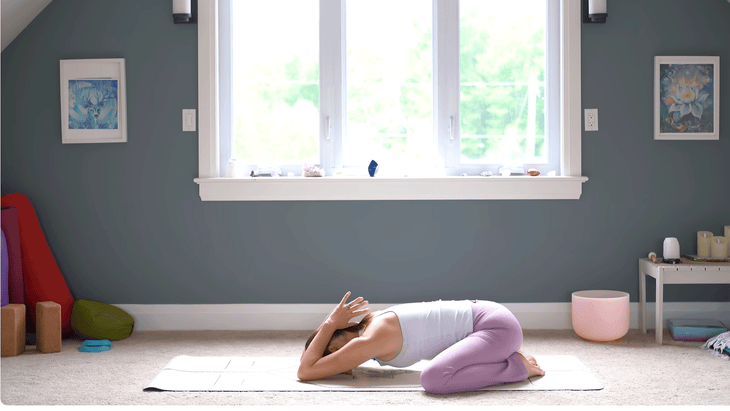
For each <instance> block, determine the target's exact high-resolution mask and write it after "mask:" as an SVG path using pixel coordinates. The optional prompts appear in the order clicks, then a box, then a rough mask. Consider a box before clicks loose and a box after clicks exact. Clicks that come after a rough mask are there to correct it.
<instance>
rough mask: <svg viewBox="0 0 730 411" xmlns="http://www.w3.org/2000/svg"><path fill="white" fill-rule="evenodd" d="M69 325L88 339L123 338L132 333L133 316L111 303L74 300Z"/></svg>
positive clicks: (115, 339) (114, 339)
mask: <svg viewBox="0 0 730 411" xmlns="http://www.w3.org/2000/svg"><path fill="white" fill-rule="evenodd" d="M71 327H72V328H73V330H74V331H76V334H78V335H79V336H81V337H83V338H86V339H90V340H111V341H117V340H123V339H125V338H127V337H129V336H130V335H131V334H132V329H134V318H132V316H131V315H129V314H127V313H126V312H125V311H124V310H122V309H121V308H119V307H115V306H113V305H109V304H104V303H99V302H96V301H89V300H76V302H75V303H74V305H73V308H72V310H71Z"/></svg>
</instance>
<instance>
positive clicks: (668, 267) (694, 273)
mask: <svg viewBox="0 0 730 411" xmlns="http://www.w3.org/2000/svg"><path fill="white" fill-rule="evenodd" d="M681 260H682V264H663V263H660V262H657V263H654V262H652V261H651V260H650V259H648V258H641V259H639V294H640V300H639V328H641V332H642V333H646V276H647V275H650V276H652V277H654V278H655V279H656V328H655V330H656V342H657V344H661V343H662V333H663V330H664V284H730V263H710V262H697V261H691V260H687V259H684V258H682V259H681Z"/></svg>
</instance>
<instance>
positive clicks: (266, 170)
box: [251, 166, 281, 177]
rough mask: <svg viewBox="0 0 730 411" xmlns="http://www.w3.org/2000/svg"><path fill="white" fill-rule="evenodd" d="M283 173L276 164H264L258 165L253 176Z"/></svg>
mask: <svg viewBox="0 0 730 411" xmlns="http://www.w3.org/2000/svg"><path fill="white" fill-rule="evenodd" d="M280 175H281V169H280V168H279V167H275V166H263V167H258V168H257V169H256V172H255V173H254V175H253V176H251V177H279V176H280Z"/></svg>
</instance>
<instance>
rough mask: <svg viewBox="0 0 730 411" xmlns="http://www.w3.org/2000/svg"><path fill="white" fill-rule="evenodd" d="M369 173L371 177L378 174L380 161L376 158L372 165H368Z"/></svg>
mask: <svg viewBox="0 0 730 411" xmlns="http://www.w3.org/2000/svg"><path fill="white" fill-rule="evenodd" d="M368 174H370V177H375V175H376V174H378V163H377V162H376V161H375V160H373V161H371V162H370V165H368Z"/></svg>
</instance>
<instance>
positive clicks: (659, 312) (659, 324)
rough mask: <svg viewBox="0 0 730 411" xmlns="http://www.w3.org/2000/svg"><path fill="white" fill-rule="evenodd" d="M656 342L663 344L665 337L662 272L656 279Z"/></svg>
mask: <svg viewBox="0 0 730 411" xmlns="http://www.w3.org/2000/svg"><path fill="white" fill-rule="evenodd" d="M655 329H656V342H657V344H659V345H661V344H662V337H663V335H664V278H662V274H661V272H660V273H659V275H657V279H656V328H655Z"/></svg>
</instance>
